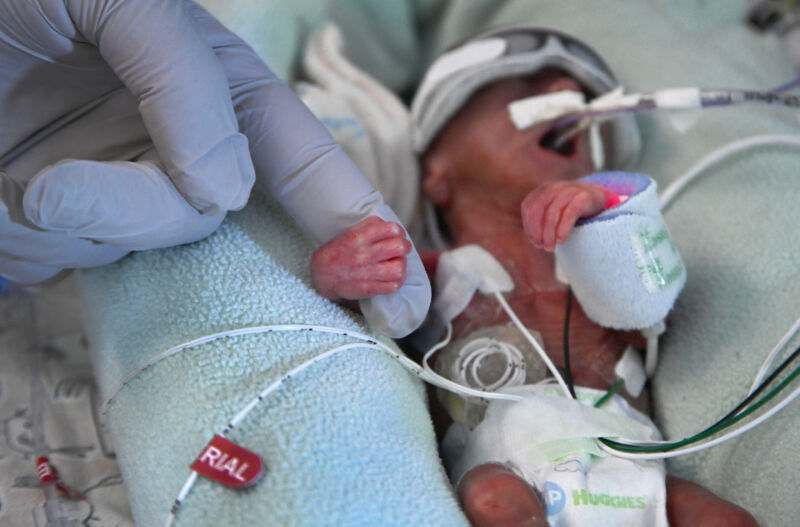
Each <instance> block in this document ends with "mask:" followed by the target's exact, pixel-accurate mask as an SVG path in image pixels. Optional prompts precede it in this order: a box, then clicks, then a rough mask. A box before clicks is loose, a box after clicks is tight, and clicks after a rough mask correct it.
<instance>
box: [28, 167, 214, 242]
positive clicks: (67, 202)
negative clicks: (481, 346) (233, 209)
mask: <svg viewBox="0 0 800 527" xmlns="http://www.w3.org/2000/svg"><path fill="white" fill-rule="evenodd" d="M22 205H23V210H24V214H25V217H26V218H27V219H28V221H30V222H31V223H33V224H34V225H36V226H37V227H39V228H41V229H45V230H48V231H56V232H61V233H65V234H67V235H69V236H71V237H75V238H86V239H90V240H94V241H97V242H102V243H107V244H111V245H114V246H117V247H120V248H124V249H127V250H145V249H155V248H160V247H169V246H172V245H178V244H182V243H189V242H193V241H196V240H199V239H201V238H204V237H206V236H208V235H209V234H211V233H212V232H213V231H214V230H215V229H216V228H217V227H218V226H219V224H220V223H221V222H222V220H223V219H224V217H225V213H226V211H220V212H217V213H215V214H202V213H200V212H198V211H197V210H196V209H195V208H194V207H192V206H191V205H189V203H187V201H186V200H185V199H184V198H183V196H182V195H181V193H179V192H178V190H177V189H176V188H175V185H174V184H173V183H172V181H171V180H170V178H169V177H168V176H167V175H166V174H165V172H164V170H163V168H162V166H161V165H160V163H159V162H157V161H140V162H135V163H134V162H121V161H115V162H95V161H80V160H64V161H60V162H59V163H57V164H55V165H53V166H49V167H46V168H45V169H44V170H42V171H41V172H39V173H38V174H37V175H36V176H34V178H33V179H32V180H31V181H30V182H29V184H28V186H27V188H26V189H25V193H24V195H23V203H22Z"/></svg>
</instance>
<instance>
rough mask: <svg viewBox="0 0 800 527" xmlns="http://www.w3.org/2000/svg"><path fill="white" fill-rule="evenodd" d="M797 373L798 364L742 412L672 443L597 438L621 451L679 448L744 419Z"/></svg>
mask: <svg viewBox="0 0 800 527" xmlns="http://www.w3.org/2000/svg"><path fill="white" fill-rule="evenodd" d="M798 375H800V366H798V367H797V368H795V370H794V371H792V373H791V374H789V376H788V377H786V379H784V380H783V381H782V382H781V383H780V384H779V385H778V386H776V387H775V388H774V389H773V390H772V391H770V392H769V393H768V394H766V395H765V396H764V397H762V398H761V399H759V400H758V401H756V402H755V403H753V404H752V405H751V406H749V407H748V408H747V409H746V410H744V411H743V412H742V413H740V414H738V415H735V416H732V417H730V418H728V419H726V420H724V421H722V422H720V423H718V424H717V425H715V426H712V427H710V428H707V429H706V430H703V431H702V432H699V433H697V434H695V435H693V436H691V437H687V438H686V439H681V440H680V441H674V442H672V443H665V444H662V445H652V446H645V445H630V444H627V443H620V442H618V441H614V440H612V439H606V438H604V437H600V438H598V439H599V440H600V441H602V442H603V444H604V445H606V446H609V447H611V448H613V449H615V450H620V451H622V452H669V451H670V450H675V449H677V448H680V447H682V446H686V445H689V444H691V443H696V442H697V441H700V440H701V439H705V438H707V437H709V436H711V435H713V434H715V433H717V432H719V431H720V430H723V429H725V428H728V427H729V426H731V425H733V424H735V423H737V422H738V421H741V420H742V419H744V418H745V417H747V416H748V415H750V414H751V413H753V412H754V411H756V410H758V409H759V408H760V407H761V406H763V405H764V404H766V403H767V402H768V401H769V400H770V399H772V398H773V397H775V395H777V394H778V393H779V392H780V391H781V390H783V389H784V388H785V387H786V385H788V384H789V383H790V382H792V381H793V380H794V378H795V377H797V376H798ZM598 402H599V401H598Z"/></svg>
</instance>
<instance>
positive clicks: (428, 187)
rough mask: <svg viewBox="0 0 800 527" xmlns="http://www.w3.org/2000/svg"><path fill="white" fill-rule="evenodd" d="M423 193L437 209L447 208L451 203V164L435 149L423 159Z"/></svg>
mask: <svg viewBox="0 0 800 527" xmlns="http://www.w3.org/2000/svg"><path fill="white" fill-rule="evenodd" d="M422 191H423V192H424V193H425V195H426V196H427V197H428V199H429V200H431V203H433V204H434V205H435V206H437V207H446V206H447V205H448V204H449V203H450V198H451V196H452V186H451V180H450V163H449V160H448V159H447V157H446V156H444V155H441V154H440V152H439V151H437V150H435V149H434V150H433V151H431V152H428V153H427V154H425V156H424V157H423V158H422Z"/></svg>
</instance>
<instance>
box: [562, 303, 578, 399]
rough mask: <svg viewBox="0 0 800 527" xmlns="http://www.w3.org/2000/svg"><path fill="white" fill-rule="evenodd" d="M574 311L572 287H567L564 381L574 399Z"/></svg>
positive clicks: (575, 397)
mask: <svg viewBox="0 0 800 527" xmlns="http://www.w3.org/2000/svg"><path fill="white" fill-rule="evenodd" d="M571 312H572V288H571V287H567V310H566V313H564V382H566V383H567V388H569V393H570V395H572V398H573V399H577V396H576V395H575V383H574V382H573V380H572V368H571V367H570V365H569V316H570V313H571Z"/></svg>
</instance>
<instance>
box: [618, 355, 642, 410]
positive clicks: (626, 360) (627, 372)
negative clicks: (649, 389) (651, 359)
mask: <svg viewBox="0 0 800 527" xmlns="http://www.w3.org/2000/svg"><path fill="white" fill-rule="evenodd" d="M614 374H615V375H616V376H617V378H619V379H622V380H623V381H624V382H625V390H626V391H627V392H628V393H629V394H630V395H631V397H633V398H634V399H635V398H636V397H639V394H640V393H642V389H643V388H644V385H645V383H646V382H647V375H646V374H645V371H644V365H643V364H642V358H641V357H640V356H639V353H638V352H637V351H636V350H635V349H634V348H633V346H628V347H627V348H625V352H624V353H623V354H622V357H620V359H619V361H617V364H616V365H615V366H614Z"/></svg>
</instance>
